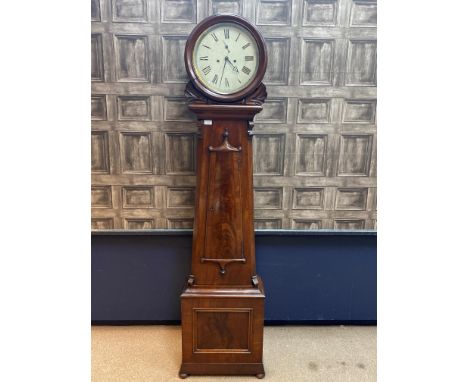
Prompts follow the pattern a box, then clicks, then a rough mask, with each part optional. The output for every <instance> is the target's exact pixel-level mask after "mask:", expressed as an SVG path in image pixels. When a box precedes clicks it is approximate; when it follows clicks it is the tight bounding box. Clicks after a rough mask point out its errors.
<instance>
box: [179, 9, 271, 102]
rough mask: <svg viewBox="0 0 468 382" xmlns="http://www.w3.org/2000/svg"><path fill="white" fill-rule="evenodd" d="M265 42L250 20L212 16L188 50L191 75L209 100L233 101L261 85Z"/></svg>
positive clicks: (196, 32)
mask: <svg viewBox="0 0 468 382" xmlns="http://www.w3.org/2000/svg"><path fill="white" fill-rule="evenodd" d="M265 53H266V49H265V42H264V40H263V38H262V37H261V36H260V34H259V33H258V31H257V30H256V29H255V28H254V27H253V26H252V25H251V24H250V23H249V22H248V21H246V20H244V19H242V18H240V17H237V16H231V15H221V16H211V17H208V18H207V19H205V20H203V21H202V22H201V23H200V24H198V25H197V26H196V27H195V29H194V30H193V32H192V34H191V35H190V37H189V39H188V41H187V45H186V50H185V64H186V67H187V72H188V73H189V76H190V77H191V79H192V81H193V82H194V84H195V86H196V87H197V88H198V89H199V90H200V91H202V92H203V93H205V94H206V95H207V96H208V97H210V98H214V99H216V100H219V101H223V100H224V101H233V100H237V99H240V98H243V97H245V96H246V95H248V94H249V93H250V92H252V91H253V90H255V89H256V88H257V86H258V85H259V84H260V82H261V80H262V78H263V75H264V74H265V70H266V55H265Z"/></svg>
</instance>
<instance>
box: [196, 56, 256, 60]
mask: <svg viewBox="0 0 468 382" xmlns="http://www.w3.org/2000/svg"><path fill="white" fill-rule="evenodd" d="M200 60H201V61H208V56H203V57H200ZM246 61H247V60H246Z"/></svg>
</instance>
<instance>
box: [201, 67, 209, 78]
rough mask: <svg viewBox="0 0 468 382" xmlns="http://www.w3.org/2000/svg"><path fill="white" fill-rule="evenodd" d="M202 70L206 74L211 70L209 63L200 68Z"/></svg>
mask: <svg viewBox="0 0 468 382" xmlns="http://www.w3.org/2000/svg"><path fill="white" fill-rule="evenodd" d="M202 72H203V74H204V75H205V76H206V75H207V74H208V73H209V72H211V66H210V65H208V66H205V67H204V68H203V69H202Z"/></svg>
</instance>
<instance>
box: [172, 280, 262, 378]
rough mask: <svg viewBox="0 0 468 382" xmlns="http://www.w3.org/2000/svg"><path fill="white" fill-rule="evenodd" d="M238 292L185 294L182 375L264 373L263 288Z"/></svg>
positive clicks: (191, 291) (191, 290)
mask: <svg viewBox="0 0 468 382" xmlns="http://www.w3.org/2000/svg"><path fill="white" fill-rule="evenodd" d="M237 291H238V292H237V293H233V292H232V291H230V290H229V289H228V288H224V289H223V290H222V291H221V292H220V290H219V289H217V290H215V289H208V288H207V289H202V288H187V289H186V290H185V291H184V293H183V294H182V296H181V303H182V367H181V373H182V374H198V375H203V374H225V375H229V374H247V375H256V374H262V373H263V363H262V356H263V319H264V300H265V295H264V293H263V288H262V287H260V288H255V287H253V288H250V289H249V288H245V289H238V290H237ZM221 365H222V366H221Z"/></svg>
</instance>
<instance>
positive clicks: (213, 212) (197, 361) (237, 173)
mask: <svg viewBox="0 0 468 382" xmlns="http://www.w3.org/2000/svg"><path fill="white" fill-rule="evenodd" d="M185 66H186V69H187V73H188V75H189V78H190V82H189V83H188V84H187V87H186V90H185V94H186V96H187V97H188V98H189V106H188V107H189V109H190V110H191V111H192V112H193V113H195V114H196V116H197V120H198V145H197V191H196V204H195V221H194V231H193V247H192V268H191V274H190V275H189V276H188V280H187V284H186V286H185V289H184V291H183V293H182V295H181V310H182V365H181V368H180V372H179V376H180V377H181V378H186V377H187V376H189V375H203V374H204V375H210V374H211V375H212V374H224V375H229V374H231V375H255V376H257V377H258V378H263V377H264V375H265V372H264V367H263V358H262V357H263V319H264V300H265V293H264V289H263V283H262V280H261V279H260V277H259V276H258V275H257V273H256V269H255V245H254V228H253V174H252V128H253V118H254V116H255V115H256V114H257V113H259V112H260V111H261V110H262V104H263V102H264V100H265V98H266V90H265V86H264V85H263V83H262V79H263V76H264V74H265V70H266V67H267V55H266V46H265V41H264V39H263V38H262V36H261V35H260V33H259V32H258V31H257V30H256V29H255V27H254V26H252V25H251V24H250V23H249V22H248V21H246V20H244V19H243V18H240V17H238V16H232V15H219V16H211V17H208V18H206V19H204V20H203V21H202V22H200V23H199V24H198V25H197V26H196V27H195V29H194V30H193V31H192V33H191V34H190V36H189V38H188V40H187V44H186V47H185Z"/></svg>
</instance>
